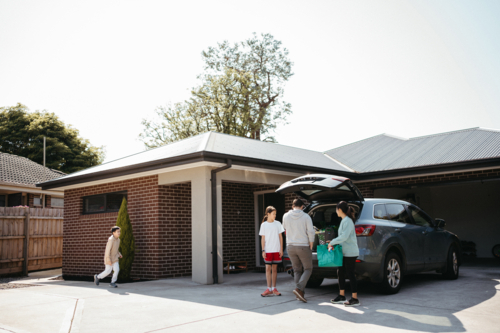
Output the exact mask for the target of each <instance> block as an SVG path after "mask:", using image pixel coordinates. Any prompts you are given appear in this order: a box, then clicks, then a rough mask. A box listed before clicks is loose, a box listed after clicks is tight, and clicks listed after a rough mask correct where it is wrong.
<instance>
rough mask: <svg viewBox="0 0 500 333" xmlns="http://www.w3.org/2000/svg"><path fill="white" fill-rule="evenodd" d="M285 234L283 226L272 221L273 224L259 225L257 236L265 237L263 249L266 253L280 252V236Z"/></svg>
mask: <svg viewBox="0 0 500 333" xmlns="http://www.w3.org/2000/svg"><path fill="white" fill-rule="evenodd" d="M282 232H285V229H283V226H282V225H281V223H280V222H279V221H276V220H274V222H272V223H269V222H264V223H262V224H261V225H260V231H259V236H264V237H265V245H264V246H265V248H264V249H263V250H264V251H266V252H269V253H273V252H280V250H281V246H280V234H281V233H282Z"/></svg>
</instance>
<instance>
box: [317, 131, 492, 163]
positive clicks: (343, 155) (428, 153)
mask: <svg viewBox="0 0 500 333" xmlns="http://www.w3.org/2000/svg"><path fill="white" fill-rule="evenodd" d="M325 153H326V154H327V155H328V156H330V157H332V158H333V159H335V160H336V161H339V162H340V163H342V164H345V165H347V166H348V167H350V168H352V169H354V170H356V172H360V173H362V172H374V171H383V170H394V169H405V168H412V167H419V166H428V165H439V164H447V163H457V162H465V161H472V160H481V159H488V158H496V157H500V131H497V130H491V129H485V128H480V127H477V128H471V129H466V130H460V131H455V132H448V133H440V134H434V135H428V136H422V137H416V138H411V139H402V138H397V137H394V136H391V135H387V134H381V135H377V136H374V137H371V138H368V139H366V140H362V141H358V142H354V143H351V144H348V145H346V146H342V147H339V148H335V149H332V150H328V151H327V152H325Z"/></svg>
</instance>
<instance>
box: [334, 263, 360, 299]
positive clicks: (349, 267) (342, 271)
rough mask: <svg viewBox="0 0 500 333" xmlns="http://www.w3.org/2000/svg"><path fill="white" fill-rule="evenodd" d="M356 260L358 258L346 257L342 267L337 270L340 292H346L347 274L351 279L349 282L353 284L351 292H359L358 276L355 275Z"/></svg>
mask: <svg viewBox="0 0 500 333" xmlns="http://www.w3.org/2000/svg"><path fill="white" fill-rule="evenodd" d="M356 258H357V257H344V258H343V260H342V267H339V268H338V269H337V275H338V278H339V287H340V290H345V275H346V272H347V276H348V278H349V281H350V282H351V292H353V293H357V292H358V283H357V282H356V275H354V266H355V265H356Z"/></svg>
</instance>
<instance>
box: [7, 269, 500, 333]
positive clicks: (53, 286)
mask: <svg viewBox="0 0 500 333" xmlns="http://www.w3.org/2000/svg"><path fill="white" fill-rule="evenodd" d="M278 279H279V280H278V289H279V290H280V291H281V292H282V294H283V296H281V297H271V298H262V297H260V293H261V292H263V291H264V289H265V276H264V274H263V273H243V274H234V275H229V276H228V275H225V276H224V280H225V282H224V283H223V284H221V285H215V286H205V285H197V284H195V283H193V282H191V281H190V278H178V279H166V280H158V281H151V282H137V283H129V284H121V285H119V288H117V289H110V288H108V284H104V283H101V285H100V286H99V287H96V286H95V285H94V284H93V283H90V282H77V281H53V280H47V279H43V278H40V279H36V278H35V279H31V280H24V281H21V282H20V281H17V282H16V283H36V284H38V285H40V286H36V287H29V288H20V289H7V290H2V291H0V332H37V333H39V332H40V333H41V332H51V333H53V332H66V333H67V332H71V333H75V332H217V333H220V332H262V331H263V330H266V331H274V332H311V331H316V332H327V331H335V332H364V333H365V332H401V331H419V332H483V333H485V332H499V327H500V318H499V315H498V309H500V295H499V289H500V285H499V282H500V264H499V263H490V264H488V265H470V264H469V265H465V266H462V267H461V275H460V278H459V279H458V280H456V281H445V280H442V279H441V278H440V277H439V275H437V274H419V275H415V276H410V277H407V279H406V281H405V285H404V286H403V288H402V289H401V291H400V293H399V294H397V295H391V296H384V295H380V294H379V293H378V291H377V290H376V288H375V287H374V286H373V285H371V284H369V283H362V284H361V285H360V290H359V295H360V300H361V306H360V307H357V308H346V307H344V306H342V305H333V304H331V303H330V299H331V298H333V297H335V296H336V294H337V288H338V286H337V283H336V282H337V281H336V280H326V281H325V282H324V283H323V285H322V286H321V287H320V288H316V289H307V290H306V296H307V298H308V300H309V302H308V303H307V304H304V303H302V302H299V301H297V300H295V296H294V295H293V294H292V293H291V290H292V289H293V285H292V278H291V277H290V276H288V275H286V274H285V273H280V274H278Z"/></svg>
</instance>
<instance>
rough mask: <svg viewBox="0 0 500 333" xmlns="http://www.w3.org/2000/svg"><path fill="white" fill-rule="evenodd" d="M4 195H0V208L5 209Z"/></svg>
mask: <svg viewBox="0 0 500 333" xmlns="http://www.w3.org/2000/svg"><path fill="white" fill-rule="evenodd" d="M5 201H6V200H5V195H4V194H0V207H5Z"/></svg>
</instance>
